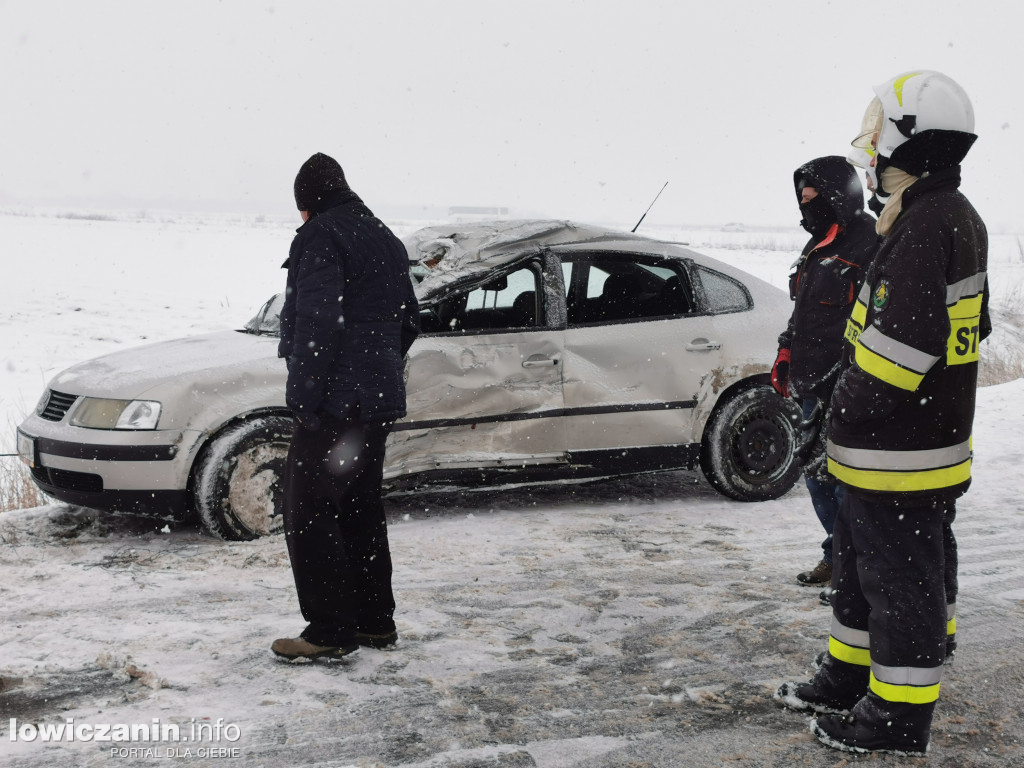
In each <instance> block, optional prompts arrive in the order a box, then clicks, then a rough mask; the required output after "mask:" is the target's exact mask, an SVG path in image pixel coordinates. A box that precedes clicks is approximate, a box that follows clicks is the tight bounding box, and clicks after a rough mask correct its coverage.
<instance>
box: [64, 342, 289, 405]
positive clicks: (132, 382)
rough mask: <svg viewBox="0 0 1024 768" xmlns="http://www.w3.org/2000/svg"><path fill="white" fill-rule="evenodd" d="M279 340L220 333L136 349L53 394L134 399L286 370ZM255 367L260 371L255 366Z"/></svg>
mask: <svg viewBox="0 0 1024 768" xmlns="http://www.w3.org/2000/svg"><path fill="white" fill-rule="evenodd" d="M277 342H278V339H277V337H275V336H257V335H255V334H250V333H241V332H239V331H218V332H216V333H207V334H202V335H199V336H189V337H187V338H184V339H174V340H173V341H163V342H158V343H156V344H147V345H145V346H141V347H133V348H131V349H126V350H123V351H121V352H113V353H111V354H109V355H103V356H101V357H96V358H93V359H92V360H88V361H86V362H84V363H79V364H78V365H74V366H72V367H70V368H68V369H67V370H65V371H62V372H61V373H59V374H57V376H56V377H54V379H53V380H52V381H51V382H50V388H51V389H56V390H58V391H60V392H67V393H68V394H75V395H89V396H93V397H110V398H119V399H134V398H139V397H142V396H143V395H145V394H146V392H147V391H149V390H152V389H153V388H155V387H160V386H161V385H163V384H167V383H169V382H180V383H188V384H193V385H194V384H214V383H216V382H218V381H219V382H226V381H231V380H232V379H239V378H242V377H245V376H246V375H247V374H248V375H252V374H254V373H256V372H257V371H260V370H273V369H277V368H280V369H281V370H282V371H283V370H284V361H283V360H277ZM254 364H255V365H254Z"/></svg>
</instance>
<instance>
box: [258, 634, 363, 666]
mask: <svg viewBox="0 0 1024 768" xmlns="http://www.w3.org/2000/svg"><path fill="white" fill-rule="evenodd" d="M270 650H272V651H273V652H274V654H275V655H277V656H280V657H281V658H283V659H288V660H289V661H296V660H298V659H340V658H342V657H344V656H348V655H349V654H350V653H355V652H356V651H358V650H359V644H358V643H350V644H346V645H313V643H311V642H309V641H308V640H306V639H304V638H301V637H282V638H280V639H278V640H275V641H274V643H273V645H271V646H270Z"/></svg>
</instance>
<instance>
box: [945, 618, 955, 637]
mask: <svg viewBox="0 0 1024 768" xmlns="http://www.w3.org/2000/svg"><path fill="white" fill-rule="evenodd" d="M946 634H947V635H955V634H956V616H954V617H953V618H952V619H950V620H949V621H947V622H946Z"/></svg>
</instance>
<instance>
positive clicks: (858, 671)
mask: <svg viewBox="0 0 1024 768" xmlns="http://www.w3.org/2000/svg"><path fill="white" fill-rule="evenodd" d="M819 658H820V659H821V664H820V666H818V668H817V671H816V672H815V673H814V677H812V678H811V681H810V682H808V683H783V684H782V685H780V686H779V687H778V689H777V690H776V691H775V695H774V696H773V697H772V698H774V699H775V701H777V702H778V703H779V704H781V705H782V706H784V707H786V708H787V709H792V710H793V711H794V712H817V713H819V714H827V713H841V714H845V713H847V712H849V711H850V708H851V707H853V705H854V704H856V703H857V702H858V701H860V699H861V697H863V696H864V694H865V693H866V692H867V690H868V677H869V674H870V671H871V668H870V667H863V666H860V665H858V664H848V663H846V662H845V661H839V660H838V659H836V658H835V657H833V656H832V655H831V654H829V653H827V652H826V653H825V654H823V655H821V656H819ZM815 661H817V659H815Z"/></svg>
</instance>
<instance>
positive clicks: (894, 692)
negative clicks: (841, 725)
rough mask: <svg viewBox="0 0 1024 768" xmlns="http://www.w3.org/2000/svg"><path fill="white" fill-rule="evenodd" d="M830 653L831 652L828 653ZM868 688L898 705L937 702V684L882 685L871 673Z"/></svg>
mask: <svg viewBox="0 0 1024 768" xmlns="http://www.w3.org/2000/svg"><path fill="white" fill-rule="evenodd" d="M829 653H831V651H829ZM870 688H871V690H872V691H874V692H875V694H876V695H878V696H881V697H882V698H883V699H885V700H886V701H893V702H897V703H900V704H931V703H932V702H933V701H938V700H939V683H935V685H921V686H918V685H891V684H889V683H883V682H882V681H881V680H879V679H878V678H876V677H875V673H874V672H872V673H871V683H870Z"/></svg>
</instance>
